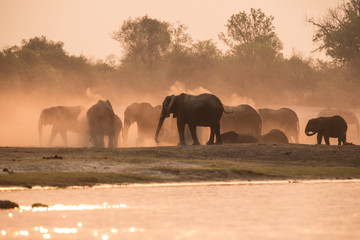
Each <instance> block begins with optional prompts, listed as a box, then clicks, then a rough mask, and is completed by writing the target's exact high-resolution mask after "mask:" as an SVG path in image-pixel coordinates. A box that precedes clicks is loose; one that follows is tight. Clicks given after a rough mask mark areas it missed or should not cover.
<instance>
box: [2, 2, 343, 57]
mask: <svg viewBox="0 0 360 240" xmlns="http://www.w3.org/2000/svg"><path fill="white" fill-rule="evenodd" d="M341 2H342V0H301V1H293V0H241V1H240V0H222V1H220V0H196V1H194V0H181V1H180V0H174V1H172V0H171V1H169V0H131V1H125V0H123V1H118V0H51V1H50V0H0V48H1V49H2V48H4V47H7V46H13V45H20V42H21V39H29V38H32V37H34V36H41V35H45V36H47V37H48V39H50V40H53V41H62V42H64V44H65V45H64V48H65V49H66V50H67V51H68V52H69V53H70V54H75V55H78V54H83V55H85V56H86V57H94V58H105V57H106V56H107V55H109V54H115V55H116V56H120V55H121V47H120V45H119V43H118V42H116V41H114V40H113V39H112V38H111V37H110V35H111V33H112V32H113V31H115V30H117V29H118V28H119V26H120V25H121V24H122V23H123V21H124V20H126V19H128V18H129V17H132V18H136V17H141V16H144V15H145V14H148V15H149V16H150V17H152V18H157V19H159V20H163V21H167V22H170V23H176V22H177V21H179V22H180V23H183V24H185V25H186V26H188V32H189V33H190V35H191V36H192V38H193V39H194V40H195V41H196V40H208V39H213V40H214V41H215V42H217V43H218V47H219V48H220V49H223V48H224V44H223V43H222V42H221V41H220V40H219V39H218V34H219V33H220V32H225V31H226V28H225V26H224V25H225V24H226V21H227V20H228V19H229V18H230V16H231V15H232V14H236V13H238V12H240V11H246V12H249V10H250V8H251V7H253V8H261V9H262V11H264V12H265V14H266V15H273V16H274V17H275V20H274V22H273V23H274V25H275V28H276V29H275V30H276V32H277V34H278V36H279V38H280V39H281V40H282V42H283V43H284V50H283V53H284V55H285V56H286V57H287V56H289V55H291V53H292V51H293V49H295V50H296V51H297V52H300V53H302V54H304V55H305V56H310V54H311V53H310V52H311V51H312V50H314V49H315V48H316V46H315V45H313V44H312V41H311V39H312V35H313V27H312V26H311V25H309V24H307V23H305V17H306V16H308V17H311V16H315V17H321V16H323V15H324V13H325V12H326V10H327V9H328V8H333V7H335V6H337V4H339V3H341ZM312 56H313V57H319V56H321V55H319V54H313V55H312Z"/></svg>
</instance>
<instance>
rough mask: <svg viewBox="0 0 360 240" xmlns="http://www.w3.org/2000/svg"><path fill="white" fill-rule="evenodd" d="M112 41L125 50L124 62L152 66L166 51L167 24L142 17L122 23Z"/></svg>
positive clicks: (168, 36)
mask: <svg viewBox="0 0 360 240" xmlns="http://www.w3.org/2000/svg"><path fill="white" fill-rule="evenodd" d="M113 39H114V40H116V41H119V42H120V43H121V45H122V46H123V48H124V50H125V60H130V61H139V62H142V63H143V64H146V65H152V64H153V63H154V62H155V61H157V60H158V59H159V58H160V57H161V56H163V55H164V54H165V53H166V51H167V50H168V48H169V46H170V43H171V37H170V32H169V24H168V23H166V22H161V21H158V20H157V19H152V18H149V17H148V16H144V17H141V18H136V19H134V20H133V19H131V18H129V19H128V20H126V21H124V23H123V24H122V26H121V27H120V29H119V30H118V31H115V32H114V33H113Z"/></svg>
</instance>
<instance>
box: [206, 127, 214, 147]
mask: <svg viewBox="0 0 360 240" xmlns="http://www.w3.org/2000/svg"><path fill="white" fill-rule="evenodd" d="M214 135H215V132H214V127H213V126H211V127H210V138H209V141H208V142H207V143H206V145H212V144H214Z"/></svg>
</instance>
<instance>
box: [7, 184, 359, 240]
mask: <svg viewBox="0 0 360 240" xmlns="http://www.w3.org/2000/svg"><path fill="white" fill-rule="evenodd" d="M359 195H360V182H359V181H357V180H356V181H342V182H331V183H323V182H321V181H317V182H309V181H303V182H299V181H296V182H295V181H292V182H290V184H289V182H286V184H285V182H282V183H281V184H280V183H279V182H277V183H275V184H265V183H248V184H245V183H244V184H240V185H235V184H227V185H225V183H214V184H213V185H205V184H204V185H201V184H200V185H192V184H189V185H187V186H181V187H179V186H169V185H168V186H166V187H165V186H164V185H162V186H161V187H149V186H145V185H143V186H139V185H138V186H136V187H129V186H126V187H115V188H114V187H103V188H85V189H57V190H54V189H51V190H27V191H4V192H0V199H10V200H12V201H14V202H17V203H19V205H20V208H19V209H17V210H4V211H0V239H77V240H79V239H80V240H81V239H86V240H90V239H98V240H103V239H105V240H111V239H188V238H191V239H221V238H225V239H240V238H242V239H250V240H251V239H269V238H275V239H360V233H359V231H358V227H359V222H360V214H359V212H360V205H359V204H358V196H359ZM30 200H31V202H29V201H30ZM104 200H106V202H104ZM32 202H42V203H46V204H47V205H48V207H39V208H32V207H31V205H29V204H31V203H32Z"/></svg>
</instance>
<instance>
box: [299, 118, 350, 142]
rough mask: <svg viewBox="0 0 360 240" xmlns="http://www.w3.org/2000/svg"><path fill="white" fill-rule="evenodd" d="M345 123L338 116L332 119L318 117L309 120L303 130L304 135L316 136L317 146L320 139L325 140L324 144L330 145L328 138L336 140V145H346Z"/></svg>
mask: <svg viewBox="0 0 360 240" xmlns="http://www.w3.org/2000/svg"><path fill="white" fill-rule="evenodd" d="M346 131H347V124H346V121H345V120H344V119H343V118H342V117H340V116H337V115H336V116H332V117H319V118H313V119H310V120H309V121H308V123H307V125H306V128H305V134H306V135H307V136H313V135H315V134H316V133H317V134H318V135H317V144H321V140H322V137H324V139H325V143H326V144H327V145H330V141H329V138H330V137H331V138H337V139H338V145H341V142H342V143H343V144H345V143H346Z"/></svg>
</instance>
